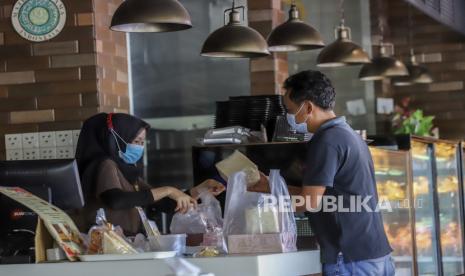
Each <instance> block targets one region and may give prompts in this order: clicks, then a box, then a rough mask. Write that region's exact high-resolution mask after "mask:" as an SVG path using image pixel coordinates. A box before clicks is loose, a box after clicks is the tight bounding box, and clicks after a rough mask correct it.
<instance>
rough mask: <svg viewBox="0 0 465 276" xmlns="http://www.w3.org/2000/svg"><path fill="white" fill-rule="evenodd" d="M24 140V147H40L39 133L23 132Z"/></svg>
mask: <svg viewBox="0 0 465 276" xmlns="http://www.w3.org/2000/svg"><path fill="white" fill-rule="evenodd" d="M21 137H22V140H23V149H33V148H38V147H39V133H37V132H34V133H23V134H21Z"/></svg>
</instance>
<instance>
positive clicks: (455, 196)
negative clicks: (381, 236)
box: [369, 135, 465, 275]
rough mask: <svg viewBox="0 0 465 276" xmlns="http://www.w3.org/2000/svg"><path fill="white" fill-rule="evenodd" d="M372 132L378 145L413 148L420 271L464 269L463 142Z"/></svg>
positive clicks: (456, 271) (451, 272)
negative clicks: (384, 134)
mask: <svg viewBox="0 0 465 276" xmlns="http://www.w3.org/2000/svg"><path fill="white" fill-rule="evenodd" d="M369 138H370V139H374V141H375V142H374V143H373V145H374V146H377V147H384V148H386V147H388V148H391V149H396V150H408V151H410V153H411V154H410V160H411V162H410V169H411V175H412V185H411V186H412V195H413V203H414V205H413V207H414V208H412V212H413V219H414V222H415V223H414V224H413V228H414V232H413V236H414V245H415V247H414V249H415V250H414V255H416V256H415V267H416V271H417V273H416V274H417V275H461V274H463V273H464V248H463V240H464V222H463V220H464V207H463V206H464V197H463V190H464V184H463V183H464V182H463V179H464V177H463V171H464V169H463V168H465V164H464V161H463V159H464V158H463V156H464V154H463V153H464V152H463V146H461V145H460V144H459V143H457V142H453V141H448V140H440V139H433V138H425V137H416V136H408V135H402V136H395V137H377V136H370V137H369ZM394 249H395V248H394Z"/></svg>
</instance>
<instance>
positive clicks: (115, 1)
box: [94, 0, 129, 112]
mask: <svg viewBox="0 0 465 276" xmlns="http://www.w3.org/2000/svg"><path fill="white" fill-rule="evenodd" d="M121 2H122V0H106V1H101V0H100V1H99V0H97V1H94V3H95V37H96V50H97V68H98V70H97V76H98V80H99V82H98V85H99V92H100V102H99V105H100V109H101V111H104V112H128V111H129V95H128V63H127V50H126V34H125V33H121V32H114V31H111V30H110V29H109V28H108V26H110V23H111V17H112V15H113V14H114V13H115V10H116V8H117V7H118V6H119V4H120V3H121Z"/></svg>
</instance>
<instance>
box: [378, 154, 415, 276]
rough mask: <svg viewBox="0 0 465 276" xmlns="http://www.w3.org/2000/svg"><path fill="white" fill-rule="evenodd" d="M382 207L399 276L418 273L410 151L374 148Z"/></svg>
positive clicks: (385, 227)
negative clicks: (414, 241) (416, 270)
mask: <svg viewBox="0 0 465 276" xmlns="http://www.w3.org/2000/svg"><path fill="white" fill-rule="evenodd" d="M370 151H371V154H372V157H373V163H374V167H375V177H376V184H377V190H378V196H379V206H380V210H381V212H382V215H383V223H384V229H385V231H386V235H387V237H388V240H389V243H390V244H391V247H392V249H393V250H394V251H393V252H392V256H393V258H394V261H395V264H396V275H415V262H414V260H415V250H414V243H413V240H414V235H413V225H412V223H413V215H412V208H410V205H411V204H412V185H411V179H412V178H411V174H410V171H411V170H410V169H409V168H410V154H409V152H408V151H393V150H386V149H379V148H374V147H370Z"/></svg>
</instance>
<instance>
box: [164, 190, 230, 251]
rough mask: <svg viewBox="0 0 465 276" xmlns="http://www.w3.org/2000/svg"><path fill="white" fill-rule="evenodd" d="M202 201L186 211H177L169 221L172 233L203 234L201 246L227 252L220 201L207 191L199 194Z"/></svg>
mask: <svg viewBox="0 0 465 276" xmlns="http://www.w3.org/2000/svg"><path fill="white" fill-rule="evenodd" d="M200 199H201V200H202V203H201V204H199V205H198V206H197V209H190V210H189V211H188V212H187V213H185V214H181V213H177V214H175V215H174V216H173V220H172V221H171V226H170V231H171V233H172V234H203V242H202V243H201V246H207V247H214V248H217V249H218V250H220V251H221V252H227V248H226V242H225V241H224V236H223V217H222V213H221V205H220V202H219V201H218V200H217V199H216V198H215V197H214V196H213V195H212V194H211V193H209V192H208V191H205V192H202V193H201V194H200Z"/></svg>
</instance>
